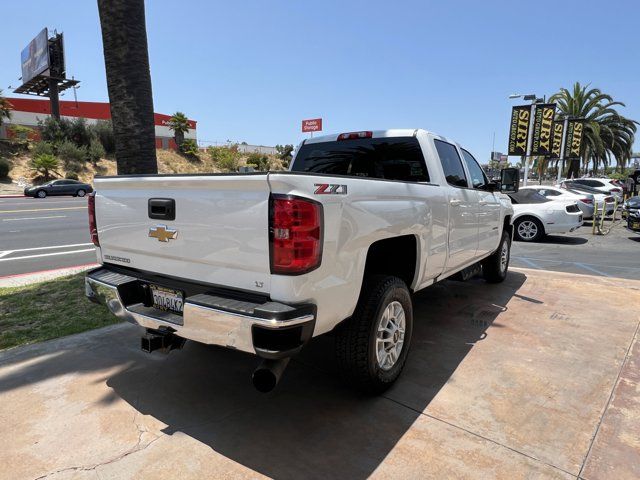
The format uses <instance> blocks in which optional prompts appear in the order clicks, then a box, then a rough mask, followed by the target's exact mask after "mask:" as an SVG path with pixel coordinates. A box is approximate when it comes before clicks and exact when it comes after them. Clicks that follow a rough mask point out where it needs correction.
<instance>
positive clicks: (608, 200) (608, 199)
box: [604, 197, 613, 203]
mask: <svg viewBox="0 0 640 480" xmlns="http://www.w3.org/2000/svg"><path fill="white" fill-rule="evenodd" d="M604 201H605V202H606V203H613V197H604Z"/></svg>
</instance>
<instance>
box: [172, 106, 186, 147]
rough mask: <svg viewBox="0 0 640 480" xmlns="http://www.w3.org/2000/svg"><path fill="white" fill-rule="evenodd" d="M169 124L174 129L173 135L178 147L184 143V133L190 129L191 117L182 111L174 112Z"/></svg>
mask: <svg viewBox="0 0 640 480" xmlns="http://www.w3.org/2000/svg"><path fill="white" fill-rule="evenodd" d="M168 126H169V128H170V129H171V130H173V136H174V138H175V140H176V145H178V148H180V147H181V146H182V144H183V143H184V134H185V133H187V132H188V131H189V119H188V118H187V116H186V115H185V114H184V113H182V112H176V113H174V114H173V115H172V116H171V118H170V119H169V122H168Z"/></svg>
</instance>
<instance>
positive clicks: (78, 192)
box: [76, 189, 87, 197]
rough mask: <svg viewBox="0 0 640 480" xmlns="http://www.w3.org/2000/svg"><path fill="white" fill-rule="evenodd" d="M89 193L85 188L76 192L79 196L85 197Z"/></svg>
mask: <svg viewBox="0 0 640 480" xmlns="http://www.w3.org/2000/svg"><path fill="white" fill-rule="evenodd" d="M86 194H87V192H85V191H84V190H82V189H80V190H78V191H77V192H76V195H77V196H78V197H84V196H85V195H86Z"/></svg>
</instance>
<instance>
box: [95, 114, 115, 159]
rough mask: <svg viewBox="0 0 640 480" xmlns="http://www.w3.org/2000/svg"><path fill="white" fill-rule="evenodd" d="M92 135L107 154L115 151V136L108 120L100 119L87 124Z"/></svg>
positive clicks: (112, 153)
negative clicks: (92, 123)
mask: <svg viewBox="0 0 640 480" xmlns="http://www.w3.org/2000/svg"><path fill="white" fill-rule="evenodd" d="M89 130H90V131H91V133H92V134H93V136H94V137H95V138H96V139H97V140H98V141H99V142H100V143H101V144H102V147H103V148H104V151H105V152H106V154H107V155H114V154H115V153H116V137H115V135H114V134H113V125H112V124H111V121H110V120H100V121H98V122H97V123H95V124H94V125H90V126H89Z"/></svg>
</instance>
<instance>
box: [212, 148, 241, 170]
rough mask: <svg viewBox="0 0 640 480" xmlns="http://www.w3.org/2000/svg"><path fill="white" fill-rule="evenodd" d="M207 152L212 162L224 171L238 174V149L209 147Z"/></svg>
mask: <svg viewBox="0 0 640 480" xmlns="http://www.w3.org/2000/svg"><path fill="white" fill-rule="evenodd" d="M207 152H208V153H209V155H210V156H211V160H213V162H215V163H216V165H217V166H218V168H220V170H222V171H227V172H236V171H238V165H239V163H240V154H239V153H238V147H237V146H236V147H235V148H233V147H209V148H208V149H207Z"/></svg>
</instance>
